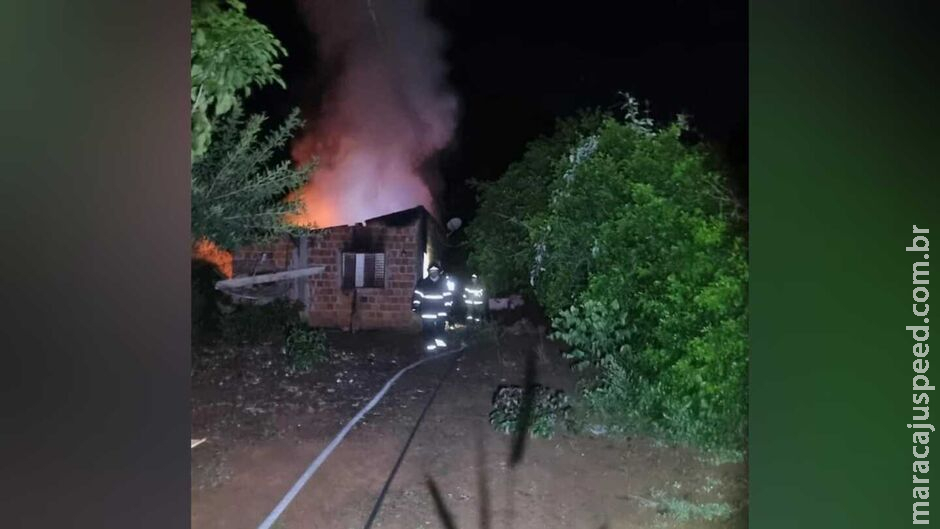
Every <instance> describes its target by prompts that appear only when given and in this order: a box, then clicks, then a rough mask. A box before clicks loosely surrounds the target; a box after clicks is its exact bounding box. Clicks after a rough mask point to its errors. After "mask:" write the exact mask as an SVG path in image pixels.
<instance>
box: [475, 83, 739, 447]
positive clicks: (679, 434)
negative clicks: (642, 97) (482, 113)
mask: <svg viewBox="0 0 940 529" xmlns="http://www.w3.org/2000/svg"><path fill="white" fill-rule="evenodd" d="M626 110H627V116H626V117H625V118H623V119H613V118H607V119H605V120H603V122H602V123H601V124H600V125H599V126H598V127H597V128H596V129H594V130H593V131H588V132H587V133H585V134H583V135H582V136H580V139H579V140H578V141H576V142H574V143H571V147H570V149H569V151H568V153H567V156H562V157H560V158H559V159H556V160H555V161H554V163H552V164H549V163H548V162H543V165H544V166H550V167H551V171H552V173H551V175H550V177H544V176H543V179H542V184H543V185H540V186H539V187H545V188H546V189H547V194H548V197H547V198H545V196H544V194H545V192H543V191H542V190H539V191H537V193H538V194H539V199H538V205H537V206H536V207H533V208H530V209H528V210H522V211H521V212H520V213H519V215H520V219H519V221H520V223H521V224H522V225H524V226H525V228H526V230H525V236H524V240H523V241H521V242H520V241H513V242H512V244H513V245H514V247H515V248H525V247H528V248H534V249H536V251H535V252H530V253H529V254H528V255H527V257H526V258H527V259H528V260H529V261H528V263H527V265H528V269H527V270H525V269H523V267H522V263H515V264H513V265H512V266H513V267H512V269H511V270H510V269H509V268H506V269H505V270H508V273H510V274H511V275H513V277H512V278H510V279H507V280H505V281H506V283H507V284H518V283H519V282H521V281H524V280H525V279H530V280H531V283H532V284H533V288H534V291H535V294H536V296H537V298H538V300H539V301H540V302H541V303H542V305H543V306H545V308H546V310H547V312H548V313H549V315H550V316H551V317H552V321H553V325H554V327H555V329H556V334H555V336H556V337H558V338H560V339H562V340H564V341H565V342H566V343H567V344H568V345H569V346H570V351H569V352H568V355H569V358H571V359H572V360H573V361H574V362H575V363H576V365H578V366H579V367H582V368H586V367H589V368H590V369H588V370H586V371H585V373H586V377H585V378H586V380H585V383H584V391H585V397H586V398H585V400H586V402H587V403H588V405H590V406H591V407H592V408H593V409H594V410H595V411H596V412H598V413H599V414H600V415H602V416H603V417H605V418H606V420H607V421H609V422H610V423H611V424H619V425H623V426H625V427H629V428H632V429H641V430H646V431H650V432H654V433H657V434H659V435H661V436H663V437H665V438H669V439H673V440H681V441H691V442H694V443H696V444H698V445H701V446H705V447H737V446H740V445H741V444H742V443H743V441H744V437H745V428H746V424H745V421H746V415H747V402H746V395H747V387H746V386H747V384H746V375H747V353H748V348H747V341H746V339H747V274H748V272H747V262H746V250H745V247H744V243H743V241H742V239H741V237H739V236H738V235H736V231H737V229H738V224H737V223H738V219H739V217H738V212H737V210H736V209H735V208H734V205H733V203H732V202H731V200H730V196H729V194H728V192H727V191H726V190H725V188H724V186H723V182H722V177H721V175H719V174H718V173H716V172H713V171H710V170H708V168H707V167H708V165H707V163H706V153H705V152H703V151H702V150H701V149H699V148H696V147H690V146H688V145H686V144H684V143H683V141H682V133H683V131H684V130H685V129H684V122H683V120H682V119H679V120H677V121H676V122H674V123H672V124H669V125H668V126H665V127H656V126H654V125H653V124H652V123H651V121H650V120H649V119H648V118H644V117H642V114H641V113H640V112H639V111H638V107H637V105H636V104H635V101H632V100H629V101H628V107H627V109H626ZM507 177H508V178H509V180H508V181H507V183H506V184H504V183H503V180H500V181H498V182H496V183H494V184H490V187H489V188H488V189H487V190H486V191H485V194H484V199H485V200H486V199H487V197H490V199H492V197H500V200H503V201H504V202H505V200H506V199H505V198H504V197H505V195H507V194H509V193H521V192H522V190H521V189H520V188H519V186H518V183H517V182H515V181H514V178H515V177H513V176H510V175H507ZM516 200H517V201H518V202H520V203H521V202H523V201H522V199H516ZM484 204H485V202H484ZM503 207H505V204H504V205H503ZM500 209H502V208H500ZM496 211H498V210H496ZM496 211H494V210H492V209H490V210H484V211H483V212H481V217H480V218H479V219H478V220H477V221H476V222H478V223H481V224H482V225H484V226H487V225H489V224H492V223H494V222H496V219H495V218H494V214H495V212H496ZM474 242H475V246H474V249H473V252H474V254H475V255H477V256H478V257H477V259H479V262H481V263H486V262H488V261H489V260H490V259H495V258H496V257H495V255H494V256H490V253H491V251H490V250H488V249H487V247H488V246H490V245H504V246H506V245H507V243H506V242H505V241H504V240H503V238H502V236H500V235H496V234H495V233H494V231H493V229H492V228H485V229H479V230H478V231H477V232H476V239H475V241H474ZM510 260H511V258H510Z"/></svg>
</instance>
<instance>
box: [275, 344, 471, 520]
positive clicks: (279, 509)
mask: <svg viewBox="0 0 940 529" xmlns="http://www.w3.org/2000/svg"><path fill="white" fill-rule="evenodd" d="M465 347H466V346H465V345H461V346H460V347H459V348H457V349H454V350H453V351H447V352H445V353H439V354H436V355H433V356H428V357H427V358H422V359H421V360H418V361H417V362H415V363H413V364H411V365H409V366H407V367H404V368H402V369H401V370H400V371H399V372H398V373H395V376H393V377H392V378H390V379H389V380H388V382H386V383H385V385H384V386H382V389H381V390H379V392H378V393H376V394H375V396H374V397H372V400H370V401H369V403H368V404H366V405H365V407H363V408H362V409H361V410H359V413H357V414H356V416H355V417H353V418H352V419H351V420H350V421H349V422H348V423H346V426H344V427H343V429H342V430H340V431H339V433H338V434H336V437H334V438H333V440H332V441H330V444H328V445H327V446H326V448H324V449H323V451H322V452H320V454H319V455H318V456H317V457H316V459H314V460H313V462H312V463H310V466H308V467H307V470H305V471H304V473H303V474H301V476H300V478H298V479H297V482H296V483H294V486H293V487H291V488H290V490H289V491H287V494H285V495H284V497H283V498H282V499H281V501H280V502H278V504H277V506H276V507H274V510H273V511H271V514H269V515H268V517H267V518H265V519H264V521H263V522H261V525H259V526H258V529H270V528H271V526H272V525H274V522H276V521H277V519H278V518H279V517H280V516H281V514H283V513H284V511H285V510H286V509H287V506H288V505H290V503H291V502H292V501H293V500H294V497H295V496H297V494H298V493H299V492H300V490H301V489H303V487H304V485H306V484H307V481H309V480H310V478H311V477H313V474H314V473H316V471H317V469H318V468H320V465H322V464H323V462H324V461H326V458H328V457H330V454H332V453H333V450H335V449H336V447H337V446H339V444H340V443H341V442H342V441H343V439H344V438H345V437H346V434H348V433H349V432H350V430H352V429H353V427H354V426H355V425H356V423H358V422H359V421H360V420H362V418H363V417H365V415H366V414H367V413H369V410H371V409H372V408H373V407H375V405H376V404H378V403H379V401H381V400H382V397H384V396H385V393H386V392H388V390H389V388H391V387H392V385H393V384H394V383H395V381H396V380H398V379H399V377H401V376H402V375H404V374H405V373H406V372H408V371H410V370H411V369H414V368H416V367H418V366H419V365H421V364H423V363H425V362H429V361H431V360H436V359H438V358H443V357H445V356H450V355H452V354H456V353H459V352H460V351H463V350H464V348H465Z"/></svg>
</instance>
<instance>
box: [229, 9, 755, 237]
mask: <svg viewBox="0 0 940 529" xmlns="http://www.w3.org/2000/svg"><path fill="white" fill-rule="evenodd" d="M350 1H355V0H350ZM362 1H363V2H365V0H362ZM376 1H381V0H376ZM706 4H707V5H706ZM364 5H365V4H364ZM248 6H249V14H250V15H251V16H252V17H254V18H256V19H257V20H259V21H261V22H263V23H264V24H266V25H267V26H268V27H269V28H271V30H272V31H273V32H274V34H275V35H276V36H277V37H278V38H279V39H280V40H281V42H282V43H283V44H284V46H285V47H286V48H287V49H288V53H289V57H288V58H287V59H286V60H285V61H284V70H283V77H284V79H285V81H286V82H287V84H288V90H287V92H286V94H285V92H284V90H282V89H280V88H267V89H265V90H262V91H261V92H259V94H258V95H257V96H255V97H253V98H252V100H251V101H249V103H248V107H249V110H254V111H258V110H263V111H265V112H266V113H268V114H269V115H271V116H272V117H274V118H278V117H280V116H283V115H284V114H286V113H287V112H288V111H289V110H290V108H291V107H294V106H301V107H302V108H305V109H306V110H308V111H309V110H311V106H315V105H316V102H317V100H318V94H319V93H320V92H321V91H322V89H323V81H324V80H325V77H326V74H327V73H326V72H317V70H316V66H317V65H316V48H315V39H314V38H313V37H312V36H311V35H310V33H309V32H308V31H307V29H306V26H305V24H304V20H303V18H302V16H301V15H300V14H299V13H298V11H297V8H296V5H295V0H256V1H253V2H252V1H249V2H248ZM429 9H430V13H431V15H432V17H433V18H434V19H435V20H436V21H437V22H438V23H440V24H441V25H442V26H443V28H444V29H445V30H446V32H447V34H448V36H449V38H450V46H449V50H448V53H447V56H446V60H447V62H448V64H449V66H450V68H451V72H450V81H451V83H452V85H453V86H454V87H455V89H456V91H457V93H458V95H459V97H460V101H461V116H460V122H459V127H458V130H457V134H456V137H455V141H454V143H453V145H452V146H451V148H450V149H448V150H447V151H446V152H444V153H442V155H441V156H440V159H439V160H438V168H439V171H440V172H441V174H442V176H443V177H444V180H445V182H446V186H447V187H446V191H445V196H444V201H443V202H444V208H445V212H446V214H447V216H448V217H450V216H461V217H463V218H465V219H469V218H472V214H473V209H474V207H475V199H474V196H473V192H472V191H471V190H470V189H469V188H468V187H467V186H466V184H465V181H466V180H467V179H469V178H476V179H479V180H492V179H495V178H498V177H499V176H500V175H501V174H502V173H503V171H504V170H505V169H506V167H507V166H508V165H509V164H510V163H511V162H512V161H514V160H516V159H518V158H519V157H520V155H521V154H522V152H523V150H524V147H525V144H526V143H527V142H528V141H530V140H532V139H535V138H536V137H538V136H539V135H541V134H546V133H550V132H551V129H552V125H553V123H554V121H555V119H556V118H557V117H563V116H568V115H571V114H573V113H574V112H576V111H577V110H579V109H583V108H591V107H602V108H614V107H615V106H616V105H618V104H619V102H620V97H619V96H618V95H617V93H618V92H619V91H628V92H630V93H632V94H633V95H634V96H636V97H637V98H638V99H640V100H641V101H642V100H648V101H649V103H650V105H651V109H652V113H653V116H654V117H655V118H657V119H668V118H670V117H672V116H674V115H675V114H676V113H680V112H683V113H687V114H690V115H691V116H692V118H693V120H692V123H693V126H694V127H695V129H696V130H697V131H698V132H699V133H700V135H701V136H702V137H703V138H704V140H705V141H708V142H709V143H712V144H713V145H714V146H715V148H716V150H717V151H718V152H720V153H721V155H722V157H723V158H724V160H725V161H726V163H727V165H728V166H729V172H730V175H729V176H730V178H731V185H732V187H733V189H735V192H736V194H738V195H739V198H740V199H741V201H742V202H744V203H746V198H747V197H746V194H747V89H748V83H747V4H746V2H745V1H743V0H736V1H725V0H722V1H713V2H707V3H706V2H701V1H691V0H660V1H656V2H649V1H647V2H632V1H610V2H591V1H579V2H556V3H550V2H544V1H542V2H533V1H528V0H525V1H519V0H512V1H509V0H503V1H496V0H432V1H431V2H430V4H429Z"/></svg>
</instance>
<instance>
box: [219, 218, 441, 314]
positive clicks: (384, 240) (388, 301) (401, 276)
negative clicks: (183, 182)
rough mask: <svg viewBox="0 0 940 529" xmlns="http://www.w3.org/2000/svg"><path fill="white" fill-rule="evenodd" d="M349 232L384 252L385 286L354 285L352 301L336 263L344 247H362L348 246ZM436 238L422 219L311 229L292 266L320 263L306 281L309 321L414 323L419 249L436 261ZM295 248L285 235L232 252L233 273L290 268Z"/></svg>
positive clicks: (351, 237)
mask: <svg viewBox="0 0 940 529" xmlns="http://www.w3.org/2000/svg"><path fill="white" fill-rule="evenodd" d="M429 228H430V229H429ZM354 230H357V236H358V237H357V240H359V241H362V240H367V241H369V243H370V244H373V245H375V246H376V248H375V250H376V251H384V253H385V288H368V289H365V288H360V289H357V290H356V291H355V297H356V299H355V300H354V299H353V295H354V293H353V292H354V291H353V290H351V289H347V290H344V289H343V288H342V263H341V259H342V254H343V252H344V251H353V252H354V251H366V249H364V248H357V247H354V246H353V245H354V240H353V231H354ZM423 230H426V232H428V234H429V235H430V237H431V240H430V241H428V240H427V239H426V237H425V236H423V233H422V231H423ZM363 235H365V237H363ZM439 238H440V235H439V234H437V232H436V231H435V228H434V227H432V226H430V225H428V224H427V223H426V222H425V221H422V220H421V219H416V220H415V221H414V222H412V223H410V224H406V225H395V226H387V225H384V224H381V223H374V224H369V225H368V226H360V227H357V228H353V227H350V226H338V227H334V228H327V229H323V230H318V231H316V232H313V233H312V234H311V235H310V237H309V238H308V241H309V242H308V251H307V254H308V255H307V262H306V263H296V264H295V267H296V268H302V267H307V266H323V267H324V270H323V272H322V273H321V274H319V275H316V276H312V277H311V278H310V279H309V281H308V282H307V283H306V285H307V288H308V289H309V290H308V291H307V294H308V297H309V306H310V310H309V313H308V316H309V322H310V324H311V325H313V326H314V327H331V328H341V329H350V328H352V329H390V328H398V329H400V328H417V327H419V326H420V322H419V321H417V319H416V318H415V317H414V315H413V313H412V312H411V299H412V298H411V296H412V293H413V292H414V285H415V282H416V281H417V280H418V279H419V278H420V277H421V276H422V272H423V270H422V268H423V255H424V252H425V251H426V250H430V253H431V258H432V259H439V256H438V255H437V251H438V250H439V248H438V246H439ZM295 251H296V248H295V246H294V243H293V242H292V241H291V240H290V239H289V238H286V237H285V238H283V239H280V240H277V241H273V242H271V243H268V244H264V245H255V246H247V247H244V248H240V249H238V250H237V251H236V252H234V253H233V268H234V272H235V275H236V276H239V275H250V274H253V273H259V274H260V273H270V272H274V271H279V270H286V269H288V268H290V267H291V259H292V255H293V254H294V253H295ZM264 256H266V257H264ZM354 304H355V310H353V308H354V307H353V305H354Z"/></svg>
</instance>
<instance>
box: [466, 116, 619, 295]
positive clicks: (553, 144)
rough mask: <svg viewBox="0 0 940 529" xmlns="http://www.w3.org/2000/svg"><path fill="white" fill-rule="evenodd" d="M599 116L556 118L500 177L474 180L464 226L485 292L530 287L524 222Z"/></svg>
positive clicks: (530, 245) (542, 206) (539, 208)
mask: <svg viewBox="0 0 940 529" xmlns="http://www.w3.org/2000/svg"><path fill="white" fill-rule="evenodd" d="M602 119H603V114H602V113H600V112H598V111H589V112H583V113H581V114H579V115H578V116H575V117H573V118H568V119H561V120H559V121H558V122H557V123H556V125H555V131H554V133H553V134H551V135H550V136H543V137H540V138H538V139H536V140H534V141H532V142H530V143H529V144H528V145H527V146H526V150H525V153H524V154H523V156H522V159H521V160H519V161H517V162H514V163H513V164H512V165H510V166H509V168H508V169H507V170H506V173H505V174H504V175H503V176H502V178H500V179H499V180H498V181H496V182H484V183H478V184H476V187H477V189H478V191H479V198H480V209H479V212H478V213H477V216H476V219H475V220H474V222H473V223H471V224H470V225H469V226H468V227H467V237H468V238H469V241H470V246H471V248H472V249H473V251H472V252H471V254H470V257H469V263H470V266H471V267H472V268H473V269H474V270H478V271H479V273H480V275H481V277H483V278H485V279H486V284H487V287H488V289H489V290H490V291H491V292H493V293H497V294H503V293H509V292H518V291H529V290H530V288H531V284H530V279H531V277H530V276H531V271H532V263H533V262H534V259H535V255H536V252H537V249H536V247H535V244H534V242H533V241H532V237H531V234H530V233H529V221H530V220H531V219H532V218H535V217H537V216H538V215H540V214H542V213H544V212H545V211H547V209H548V201H549V198H550V186H551V184H552V182H553V181H554V179H555V178H556V173H557V165H558V164H559V163H560V162H561V161H562V159H563V158H564V157H565V156H566V155H567V154H568V152H569V151H570V150H571V148H572V147H573V146H574V145H576V143H577V142H578V141H579V139H580V138H581V137H583V136H584V135H585V134H589V133H591V132H592V131H594V130H595V129H596V128H597V127H598V126H599V125H600V123H601V121H602Z"/></svg>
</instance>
